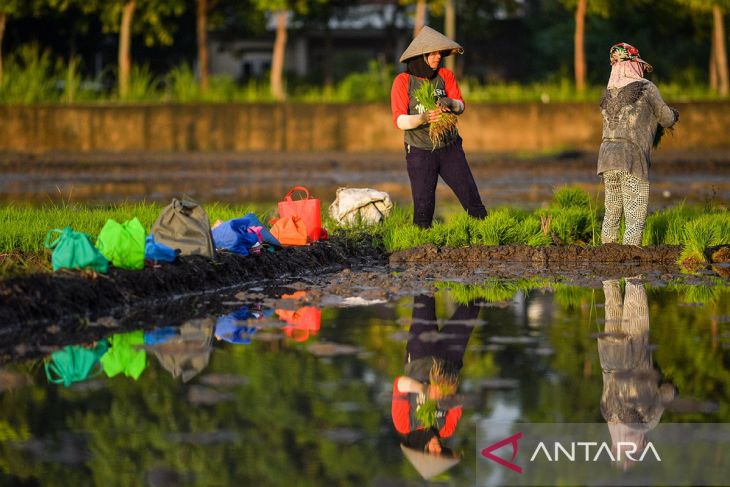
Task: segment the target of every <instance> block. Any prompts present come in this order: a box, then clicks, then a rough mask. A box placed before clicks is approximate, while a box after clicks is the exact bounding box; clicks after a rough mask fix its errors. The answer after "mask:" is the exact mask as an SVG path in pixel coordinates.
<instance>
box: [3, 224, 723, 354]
mask: <svg viewBox="0 0 730 487" xmlns="http://www.w3.org/2000/svg"><path fill="white" fill-rule="evenodd" d="M680 250H681V249H680V247H678V246H660V247H651V248H639V247H624V246H620V245H607V246H602V247H579V246H561V247H558V246H556V247H543V248H532V247H526V246H487V247H481V246H475V247H463V248H439V247H436V246H433V245H425V246H421V247H418V248H415V249H411V250H407V251H403V252H396V253H393V254H391V255H390V256H388V255H387V254H386V253H385V252H384V251H383V250H382V249H381V248H378V247H376V246H374V245H373V244H372V243H369V241H361V242H358V243H356V244H355V243H352V242H345V241H343V240H340V239H337V238H334V239H332V240H330V241H327V242H319V243H317V244H315V245H312V246H310V247H290V248H286V249H283V250H280V251H277V252H273V253H268V252H267V253H263V254H259V255H252V256H248V257H241V256H239V255H236V254H230V253H225V252H221V253H220V254H219V258H218V260H217V261H211V260H209V259H206V258H203V257H183V258H181V259H179V261H178V262H177V263H175V264H169V265H163V266H160V267H156V268H152V267H146V268H145V269H143V270H140V271H127V270H120V269H110V272H109V274H107V275H102V274H95V273H90V272H78V271H61V272H56V273H53V274H50V273H46V274H34V275H28V276H23V277H17V278H10V279H5V280H0V364H2V363H7V362H9V361H14V360H18V359H20V358H32V357H40V356H43V355H44V354H46V353H48V352H50V351H52V350H53V349H55V348H57V347H59V346H62V345H65V344H70V343H80V342H90V341H93V340H95V339H98V338H101V337H103V336H106V335H108V334H110V333H114V332H119V331H122V330H125V329H136V328H140V327H154V326H162V325H167V324H172V323H175V322H182V321H184V320H189V319H193V318H204V317H208V316H210V315H211V314H215V312H216V310H219V309H221V307H225V306H226V305H230V303H226V299H229V298H227V297H226V296H230V294H231V293H236V292H237V293H238V294H236V296H237V299H238V300H239V301H240V300H242V299H249V298H250V299H259V300H260V299H264V298H266V297H267V293H268V294H271V295H275V294H276V292H274V291H271V290H272V289H275V288H276V287H277V286H286V285H287V283H292V282H294V281H299V282H303V283H305V284H306V283H309V285H311V286H312V287H316V288H319V291H315V292H314V293H313V294H312V297H315V296H316V295H317V294H322V295H325V294H331V295H340V296H345V297H346V296H353V295H362V296H360V297H361V298H364V299H374V298H377V299H385V300H387V299H390V298H392V296H397V295H399V294H403V293H406V294H408V293H411V292H412V293H416V292H422V291H423V289H424V288H427V287H428V283H433V282H435V281H437V280H443V279H446V278H449V277H458V278H459V280H461V281H464V282H467V281H469V280H474V281H475V282H476V281H478V280H479V279H484V278H485V277H486V276H487V275H494V276H503V277H520V276H524V277H530V276H535V275H562V276H567V277H571V276H572V277H573V278H575V279H577V280H578V281H580V279H585V278H586V276H589V275H590V276H593V277H595V276H613V275H616V276H623V275H634V274H637V273H644V272H651V273H653V274H654V275H657V274H660V275H661V278H662V279H664V278H666V277H667V276H672V275H677V274H679V272H680V270H679V267H678V265H677V263H676V261H677V259H678V257H679V253H680ZM713 255H721V256H724V258H725V262H726V263H720V264H717V266H715V265H713V267H712V269H713V270H714V271H715V272H714V273H713V274H715V273H716V274H720V275H721V277H724V278H727V277H728V276H727V275H723V273H726V274H727V273H730V267H729V266H730V264H728V263H727V262H730V247H724V248H723V249H721V251H717V252H715V253H714V254H713ZM351 271H352V272H351ZM359 271H363V272H359ZM393 271H397V272H393ZM593 277H590V278H589V280H588V281H587V282H589V283H590V282H591V281H590V279H593ZM309 285H308V286H307V287H309ZM313 304H315V305H316V304H317V303H313Z"/></svg>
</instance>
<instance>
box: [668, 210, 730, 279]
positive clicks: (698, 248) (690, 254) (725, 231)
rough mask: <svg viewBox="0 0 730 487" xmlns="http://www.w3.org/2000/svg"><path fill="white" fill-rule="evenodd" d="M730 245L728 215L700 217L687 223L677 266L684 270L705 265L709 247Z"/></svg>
mask: <svg viewBox="0 0 730 487" xmlns="http://www.w3.org/2000/svg"><path fill="white" fill-rule="evenodd" d="M726 244H730V213H728V212H723V213H717V214H708V215H702V216H699V217H697V218H694V219H693V220H690V221H689V222H687V225H686V229H685V241H684V248H683V249H682V253H681V254H680V256H679V264H680V265H682V266H683V267H686V268H690V269H691V268H693V267H695V266H697V265H704V264H706V263H707V256H706V255H705V252H706V251H707V249H708V248H710V247H715V246H717V245H726Z"/></svg>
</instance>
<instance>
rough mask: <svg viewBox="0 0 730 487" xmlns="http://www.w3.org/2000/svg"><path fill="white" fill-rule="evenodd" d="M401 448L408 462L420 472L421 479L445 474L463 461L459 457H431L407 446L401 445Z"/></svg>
mask: <svg viewBox="0 0 730 487" xmlns="http://www.w3.org/2000/svg"><path fill="white" fill-rule="evenodd" d="M400 448H401V450H403V454H404V455H405V456H406V458H407V459H408V461H409V462H411V464H412V465H413V466H414V467H415V469H416V470H418V473H420V474H421V477H423V478H424V479H426V480H428V479H430V478H431V477H435V476H436V475H438V474H440V473H442V472H445V471H446V470H448V469H450V468H451V467H453V466H454V465H456V464H457V463H459V462H460V461H461V458H458V457H445V456H439V455H431V454H428V453H424V452H421V451H418V450H415V449H413V448H408V447H407V446H405V445H401V446H400Z"/></svg>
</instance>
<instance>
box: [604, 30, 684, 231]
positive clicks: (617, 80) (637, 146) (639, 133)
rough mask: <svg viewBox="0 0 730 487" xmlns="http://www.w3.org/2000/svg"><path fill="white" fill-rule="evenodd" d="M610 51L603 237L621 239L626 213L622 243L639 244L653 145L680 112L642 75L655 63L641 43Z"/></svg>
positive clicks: (606, 105) (647, 192)
mask: <svg viewBox="0 0 730 487" xmlns="http://www.w3.org/2000/svg"><path fill="white" fill-rule="evenodd" d="M609 53H610V55H609V58H610V61H611V76H610V78H609V80H608V86H607V88H606V91H605V92H604V94H603V98H602V99H601V114H602V115H603V140H602V142H601V148H600V150H599V152H598V174H599V175H600V176H602V177H603V184H604V188H605V193H606V200H605V206H606V214H605V216H604V219H603V228H602V230H601V242H602V243H604V244H605V243H615V242H616V241H617V239H618V230H619V224H620V221H621V214H622V213H623V215H624V219H625V224H626V225H625V227H626V229H625V231H624V239H623V243H624V245H641V237H642V233H643V231H644V222H645V221H646V212H647V207H648V205H649V168H650V166H651V151H652V146H654V147H655V146H656V145H657V144H658V142H659V141H658V140H655V139H657V135H659V136H661V134H662V133H663V130H664V128H670V127H671V126H673V125H674V124H675V123H676V122H677V121H678V120H679V112H677V110H675V109H674V108H671V107H669V106H668V105H667V104H666V103H665V102H664V100H663V99H662V97H661V95H660V94H659V90H658V89H657V87H656V86H655V85H654V83H652V82H651V81H649V80H647V79H644V72H645V71H647V72H651V71H652V67H651V65H650V64H649V63H647V62H646V61H644V60H643V59H641V58H640V57H639V50H638V49H637V48H635V47H634V46H632V45H630V44H626V43H625V42H621V43H619V44H615V45H614V46H612V47H611V49H610V51H609Z"/></svg>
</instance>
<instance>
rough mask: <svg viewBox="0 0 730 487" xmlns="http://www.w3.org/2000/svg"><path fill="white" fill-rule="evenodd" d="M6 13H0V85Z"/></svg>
mask: <svg viewBox="0 0 730 487" xmlns="http://www.w3.org/2000/svg"><path fill="white" fill-rule="evenodd" d="M6 18H7V17H6V15H5V14H4V13H0V86H2V85H3V38H4V37H5V19H6Z"/></svg>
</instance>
